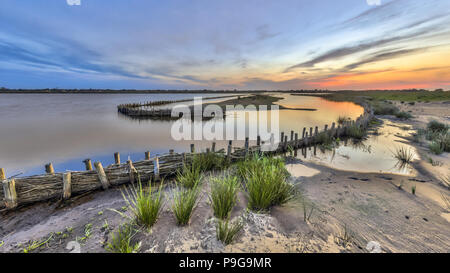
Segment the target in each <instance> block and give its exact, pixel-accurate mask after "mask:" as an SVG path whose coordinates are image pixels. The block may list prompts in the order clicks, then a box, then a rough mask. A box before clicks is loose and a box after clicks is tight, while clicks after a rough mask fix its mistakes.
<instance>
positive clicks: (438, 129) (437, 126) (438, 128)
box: [427, 120, 448, 133]
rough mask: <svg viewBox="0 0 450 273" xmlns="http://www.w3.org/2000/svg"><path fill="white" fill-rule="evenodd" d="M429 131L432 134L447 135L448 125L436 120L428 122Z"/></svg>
mask: <svg viewBox="0 0 450 273" xmlns="http://www.w3.org/2000/svg"><path fill="white" fill-rule="evenodd" d="M427 129H428V130H430V131H431V132H432V133H447V131H448V125H446V124H444V123H441V122H439V121H436V120H432V121H430V122H428V124H427Z"/></svg>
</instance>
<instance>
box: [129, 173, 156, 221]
mask: <svg viewBox="0 0 450 273" xmlns="http://www.w3.org/2000/svg"><path fill="white" fill-rule="evenodd" d="M138 181H139V182H138V185H137V187H136V186H135V185H134V184H131V186H129V187H128V188H125V192H124V191H122V196H123V198H124V200H125V202H126V203H127V204H128V206H129V207H130V210H131V212H132V213H133V215H134V219H133V220H135V221H136V223H137V224H139V225H142V226H144V227H146V228H151V227H152V226H153V225H154V224H155V223H156V221H157V220H158V216H159V214H160V212H161V208H162V203H163V202H162V194H161V192H162V186H163V182H161V185H160V186H159V190H158V191H157V192H154V191H153V190H152V186H151V183H149V184H148V188H147V190H144V188H143V187H142V184H141V180H140V179H138Z"/></svg>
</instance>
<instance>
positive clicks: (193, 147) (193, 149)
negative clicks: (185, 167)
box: [191, 143, 195, 154]
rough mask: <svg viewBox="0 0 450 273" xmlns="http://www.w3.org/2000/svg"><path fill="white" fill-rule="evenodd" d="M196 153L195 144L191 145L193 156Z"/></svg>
mask: <svg viewBox="0 0 450 273" xmlns="http://www.w3.org/2000/svg"><path fill="white" fill-rule="evenodd" d="M193 153H195V146H194V143H192V144H191V154H193Z"/></svg>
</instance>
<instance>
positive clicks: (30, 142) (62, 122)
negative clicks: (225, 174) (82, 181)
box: [0, 94, 362, 176]
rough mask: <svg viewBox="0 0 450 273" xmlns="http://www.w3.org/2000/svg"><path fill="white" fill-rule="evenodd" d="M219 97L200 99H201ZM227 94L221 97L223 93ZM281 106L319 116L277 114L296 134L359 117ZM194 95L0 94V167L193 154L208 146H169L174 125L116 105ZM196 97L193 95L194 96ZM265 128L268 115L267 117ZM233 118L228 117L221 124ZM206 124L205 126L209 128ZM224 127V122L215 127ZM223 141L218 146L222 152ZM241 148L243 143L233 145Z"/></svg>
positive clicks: (317, 102)
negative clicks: (192, 148)
mask: <svg viewBox="0 0 450 273" xmlns="http://www.w3.org/2000/svg"><path fill="white" fill-rule="evenodd" d="M220 95H221V94H219V95H218V94H204V95H202V96H204V97H214V96H220ZM224 95H226V94H224ZM277 95H278V96H283V97H285V99H284V100H282V101H281V102H280V103H281V104H282V105H285V106H287V107H304V108H318V111H314V112H309V111H294V110H281V111H280V121H281V122H280V130H281V131H284V132H285V133H286V134H288V135H289V132H290V130H295V131H296V132H299V133H300V132H301V130H302V128H303V127H311V126H320V127H321V128H323V126H324V125H325V124H331V122H333V121H335V120H336V119H337V117H338V116H339V115H342V114H346V115H348V116H350V117H352V118H355V117H357V116H359V115H360V114H361V113H362V108H361V107H360V106H357V105H355V104H353V103H346V102H329V101H326V100H323V99H321V98H316V97H304V96H302V97H300V96H290V95H286V94H277ZM194 96H196V95H195V94H52V95H49V94H33V95H31V94H26V95H20V94H0V117H1V118H0V128H1V129H0V167H3V168H5V169H6V171H7V175H8V176H10V175H14V174H16V173H18V172H20V171H24V172H25V174H27V175H28V174H36V173H43V172H44V165H45V164H46V163H48V162H52V163H53V164H54V167H55V170H56V171H64V170H83V169H84V164H83V163H82V160H83V159H85V158H91V159H92V161H97V160H100V161H101V162H102V163H103V165H108V164H111V163H113V160H114V157H113V153H114V152H120V154H121V157H122V161H125V160H126V159H127V158H128V156H130V157H131V159H132V160H133V161H136V160H140V159H143V158H144V152H145V151H146V150H150V151H151V153H152V155H155V154H162V153H167V151H168V150H169V149H174V150H175V151H180V152H182V151H188V150H189V144H190V143H195V145H196V148H197V150H199V149H203V150H204V149H206V147H210V146H211V144H210V142H202V141H190V140H189V141H174V140H173V139H172V137H171V134H170V132H171V127H172V124H173V122H169V121H158V120H132V119H130V118H128V117H125V116H123V115H121V114H118V113H117V108H116V106H117V105H118V104H121V103H130V102H143V101H153V100H179V99H185V98H193V97H194ZM197 96H198V94H197ZM268 117H269V118H268V123H269V124H270V115H269V116H268ZM235 118H237V117H235V116H227V118H226V120H232V119H235ZM208 122H211V121H205V122H204V123H208ZM220 124H222V125H223V121H221V122H220ZM226 143H227V142H226V141H217V148H218V149H220V148H224V147H225V146H226ZM233 146H243V141H233Z"/></svg>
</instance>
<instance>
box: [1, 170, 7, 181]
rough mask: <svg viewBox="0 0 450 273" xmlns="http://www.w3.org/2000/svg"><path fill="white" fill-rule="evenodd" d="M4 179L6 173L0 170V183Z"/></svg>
mask: <svg viewBox="0 0 450 273" xmlns="http://www.w3.org/2000/svg"><path fill="white" fill-rule="evenodd" d="M5 179H6V172H5V169H3V168H0V181H1V180H5Z"/></svg>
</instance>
